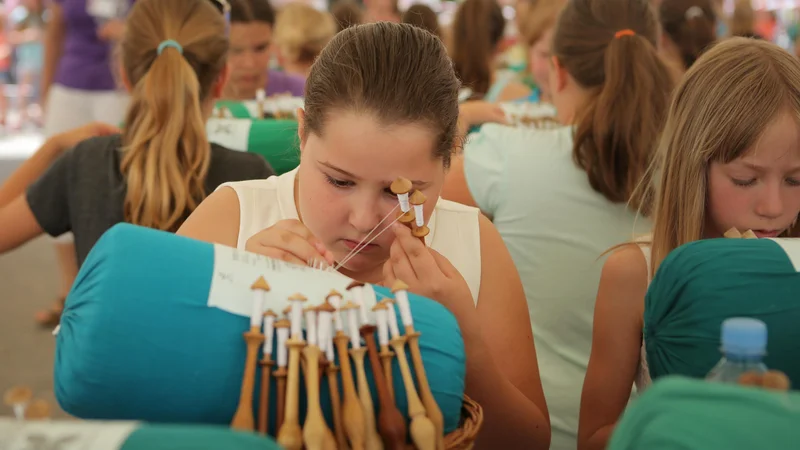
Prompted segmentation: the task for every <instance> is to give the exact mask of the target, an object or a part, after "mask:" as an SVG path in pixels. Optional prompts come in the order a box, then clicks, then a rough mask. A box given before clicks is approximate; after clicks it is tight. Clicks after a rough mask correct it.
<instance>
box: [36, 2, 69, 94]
mask: <svg viewBox="0 0 800 450" xmlns="http://www.w3.org/2000/svg"><path fill="white" fill-rule="evenodd" d="M48 9H49V11H50V21H49V22H48V23H47V28H46V29H45V33H44V67H43V68H42V80H41V90H40V92H41V95H42V99H43V101H47V93H48V91H49V90H50V85H52V84H53V80H54V79H55V76H56V69H57V68H58V61H59V60H60V59H61V53H62V51H63V50H64V38H65V37H66V33H67V31H66V30H67V25H66V22H65V21H64V11H63V10H62V8H61V5H59V4H57V3H55V2H50V3H49V6H48Z"/></svg>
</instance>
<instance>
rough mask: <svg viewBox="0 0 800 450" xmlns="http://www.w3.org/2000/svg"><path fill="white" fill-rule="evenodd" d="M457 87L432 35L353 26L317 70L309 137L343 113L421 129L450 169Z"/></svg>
mask: <svg viewBox="0 0 800 450" xmlns="http://www.w3.org/2000/svg"><path fill="white" fill-rule="evenodd" d="M398 49H402V51H398ZM458 89H459V83H458V79H457V78H456V76H455V74H454V73H453V65H452V63H451V61H450V58H449V57H448V56H447V50H446V49H445V48H444V45H443V44H442V42H441V40H439V39H437V38H436V37H435V36H433V35H432V34H431V33H428V32H427V31H424V30H421V29H419V28H417V27H415V26H413V25H408V24H395V23H390V22H378V23H373V24H368V25H360V26H357V27H353V28H348V29H345V30H343V31H341V32H340V33H339V34H337V35H336V36H335V37H334V38H333V40H331V42H330V43H329V44H328V46H327V47H325V49H324V50H323V51H322V53H321V54H320V55H319V57H318V58H317V60H316V61H315V62H314V65H313V66H312V68H311V73H310V74H309V76H308V79H307V80H306V97H305V122H304V124H305V125H304V133H314V134H316V135H317V136H322V135H323V134H324V132H325V124H326V122H327V121H328V120H329V119H330V118H332V117H334V116H335V115H337V114H341V113H342V112H343V111H355V112H358V113H360V114H370V115H372V116H373V117H375V118H377V120H378V121H379V122H380V123H382V124H415V123H419V124H422V125H424V126H426V127H428V128H429V129H430V130H432V131H433V132H434V133H435V134H436V145H435V147H434V148H433V149H432V151H433V155H432V156H433V157H437V158H441V159H442V160H443V162H444V165H445V166H448V165H449V164H450V156H451V154H452V152H453V149H454V143H455V142H454V141H455V139H456V128H457V122H458Z"/></svg>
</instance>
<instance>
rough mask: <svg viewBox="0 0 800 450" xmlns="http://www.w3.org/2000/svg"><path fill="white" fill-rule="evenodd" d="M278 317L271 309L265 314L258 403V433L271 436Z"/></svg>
mask: <svg viewBox="0 0 800 450" xmlns="http://www.w3.org/2000/svg"><path fill="white" fill-rule="evenodd" d="M277 317H278V315H277V314H275V313H274V312H273V311H272V310H271V309H270V310H267V311H266V312H265V313H264V349H263V351H262V353H263V355H264V356H263V358H262V359H261V362H260V365H261V395H260V397H259V402H258V432H259V433H260V434H261V435H262V436H265V435H267V434H269V429H268V428H269V379H270V374H271V372H272V365H273V364H272V336H273V334H274V327H275V319H276V318H277Z"/></svg>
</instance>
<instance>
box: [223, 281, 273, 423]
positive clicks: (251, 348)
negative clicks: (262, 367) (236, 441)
mask: <svg viewBox="0 0 800 450" xmlns="http://www.w3.org/2000/svg"><path fill="white" fill-rule="evenodd" d="M250 289H251V290H252V291H253V293H254V299H253V310H252V312H251V314H250V330H248V331H247V332H245V333H244V340H245V343H246V345H247V358H246V360H245V366H244V375H243V376H242V388H241V393H240V395H239V406H238V408H237V409H236V413H235V414H234V416H233V419H232V420H231V428H233V429H236V430H247V431H252V430H253V428H254V427H255V419H254V418H253V390H254V389H255V378H256V365H257V358H258V347H259V346H260V345H261V343H262V342H264V334H263V333H262V332H261V323H262V321H263V316H262V315H263V311H262V309H263V305H264V296H265V295H266V293H267V292H269V290H270V287H269V284H267V281H266V280H265V279H264V277H258V279H257V280H256V281H255V283H253V285H252V286H251V287H250Z"/></svg>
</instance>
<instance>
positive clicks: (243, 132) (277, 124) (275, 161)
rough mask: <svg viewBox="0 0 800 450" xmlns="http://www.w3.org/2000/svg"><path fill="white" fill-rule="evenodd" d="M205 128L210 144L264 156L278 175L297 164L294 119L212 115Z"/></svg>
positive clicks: (298, 154) (298, 153)
mask: <svg viewBox="0 0 800 450" xmlns="http://www.w3.org/2000/svg"><path fill="white" fill-rule="evenodd" d="M206 130H207V133H208V140H209V141H211V142H213V143H216V144H219V145H222V146H224V147H227V148H229V149H231V150H239V151H242V152H250V153H258V154H259V155H261V156H263V157H264V159H266V160H267V162H269V163H270V165H271V166H272V168H273V169H274V170H275V172H276V174H278V175H281V174H283V173H286V172H289V171H291V170H293V169H294V168H295V167H297V165H298V164H299V163H300V151H299V149H298V145H297V144H298V139H297V121H294V120H273V119H266V120H264V119H236V118H218V117H212V118H210V119H208V122H207V123H206Z"/></svg>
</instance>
